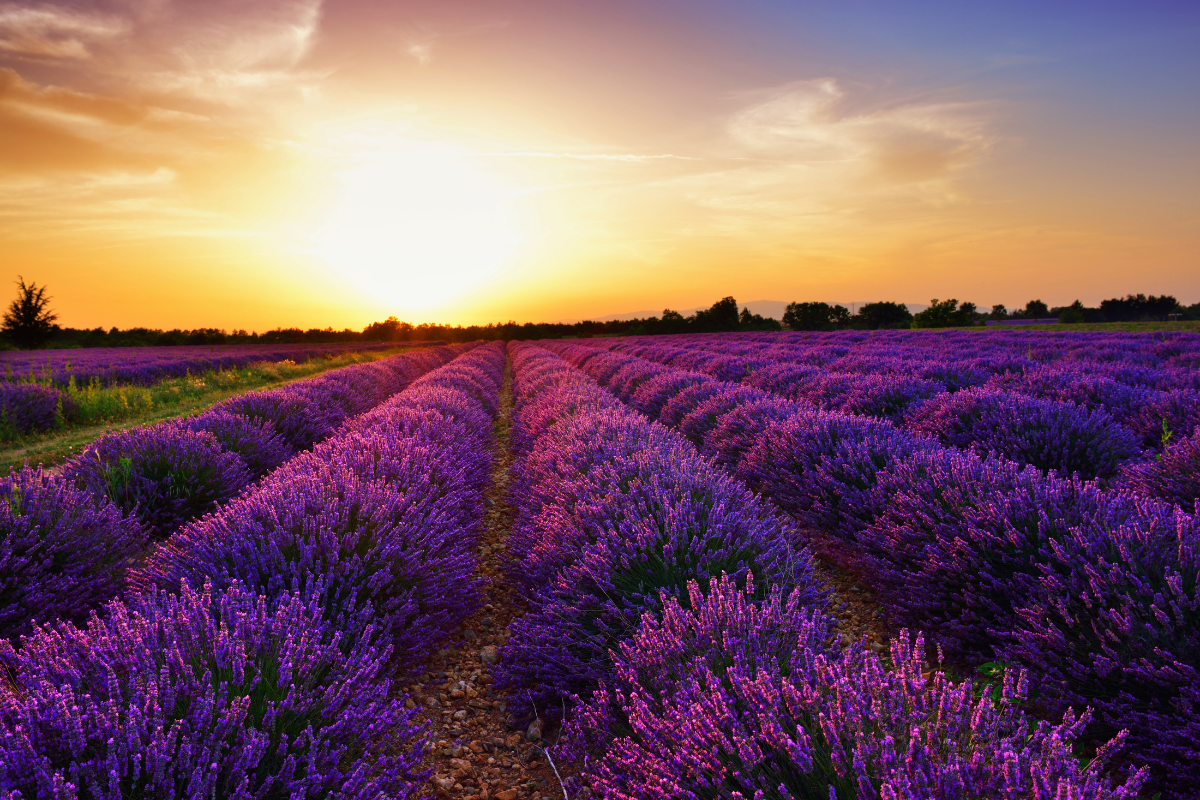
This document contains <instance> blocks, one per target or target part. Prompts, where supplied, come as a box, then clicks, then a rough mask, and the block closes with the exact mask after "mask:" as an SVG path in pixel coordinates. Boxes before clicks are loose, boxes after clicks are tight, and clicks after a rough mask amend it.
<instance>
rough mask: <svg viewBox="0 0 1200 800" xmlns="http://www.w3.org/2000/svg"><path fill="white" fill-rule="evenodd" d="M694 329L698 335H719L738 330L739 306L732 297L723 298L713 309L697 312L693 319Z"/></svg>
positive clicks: (714, 304) (713, 305)
mask: <svg viewBox="0 0 1200 800" xmlns="http://www.w3.org/2000/svg"><path fill="white" fill-rule="evenodd" d="M692 329H693V330H695V331H696V332H698V333H718V332H720V331H736V330H737V329H738V304H737V300H734V299H733V298H732V297H722V298H721V299H720V300H718V301H717V302H715V303H713V304H712V308H709V309H707V310H703V309H702V310H700V311H697V312H696V314H695V316H693V317H692Z"/></svg>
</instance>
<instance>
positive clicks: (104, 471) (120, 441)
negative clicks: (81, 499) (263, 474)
mask: <svg viewBox="0 0 1200 800" xmlns="http://www.w3.org/2000/svg"><path fill="white" fill-rule="evenodd" d="M63 475H64V476H65V477H66V478H67V479H68V480H71V481H74V482H75V483H76V484H77V485H78V486H79V487H80V488H82V489H86V490H87V491H90V492H92V493H93V494H95V495H97V496H106V497H108V499H109V500H111V501H112V502H113V503H115V504H116V505H117V507H118V508H120V509H121V510H123V511H126V512H129V513H132V514H135V515H136V516H137V517H138V519H140V520H141V521H142V524H143V525H145V526H146V529H147V530H148V531H149V532H150V533H151V534H152V535H153V536H157V537H163V536H166V535H167V534H169V533H170V532H171V531H172V530H174V529H175V528H178V527H179V526H180V525H182V524H183V523H184V522H187V521H188V520H190V519H194V518H195V517H198V516H200V515H202V514H204V513H205V512H207V511H209V510H211V509H212V508H213V507H214V506H216V505H217V504H218V503H222V502H224V501H225V500H228V499H229V498H231V497H233V496H234V495H235V494H237V492H239V491H240V490H241V489H242V488H243V487H244V486H246V485H247V484H248V483H250V481H251V475H250V472H249V470H248V469H247V468H246V464H245V462H243V461H242V459H241V458H240V457H239V456H237V455H236V454H234V453H231V452H228V451H226V450H224V449H222V448H221V446H220V444H219V443H218V442H217V439H216V437H214V436H213V435H212V434H211V433H203V432H199V431H192V430H187V429H185V428H182V427H178V426H175V425H162V426H157V427H153V428H133V429H131V430H128V431H124V432H121V433H113V434H108V435H107V436H102V437H101V438H99V439H97V440H96V441H95V442H93V443H92V444H90V445H88V447H87V449H86V450H84V451H83V453H81V454H80V455H79V456H78V457H76V458H75V459H73V460H72V461H70V462H68V463H67V465H66V466H65V467H64V468H63Z"/></svg>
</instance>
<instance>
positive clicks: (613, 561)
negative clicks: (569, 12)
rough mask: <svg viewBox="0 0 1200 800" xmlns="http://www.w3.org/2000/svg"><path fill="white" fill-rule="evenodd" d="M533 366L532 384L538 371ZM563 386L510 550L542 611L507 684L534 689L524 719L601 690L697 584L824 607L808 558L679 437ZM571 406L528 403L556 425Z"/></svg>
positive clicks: (504, 673)
mask: <svg viewBox="0 0 1200 800" xmlns="http://www.w3.org/2000/svg"><path fill="white" fill-rule="evenodd" d="M522 356H523V354H522V352H521V349H518V354H517V357H516V358H514V364H515V365H516V367H517V369H518V381H520V378H521V370H522V369H523V368H524V367H525V366H526V365H527V364H529V363H530V362H531V361H532V360H533V359H530V358H524V357H522ZM546 360H548V359H545V357H543V363H545V361H546ZM558 364H559V365H560V366H559V369H560V370H563V371H566V370H568V369H569V368H568V367H567V365H566V364H564V363H563V362H562V361H561V360H559V361H558ZM562 386H563V387H564V388H565V389H567V391H566V392H565V395H564V398H565V399H566V401H567V404H568V405H567V409H564V410H563V413H561V414H560V415H559V416H558V417H557V420H556V422H555V424H554V425H553V427H551V428H549V429H548V430H544V431H543V433H542V435H541V436H540V437H538V438H537V439H535V440H534V442H533V444H532V446H531V448H530V449H529V451H528V454H527V456H526V457H525V458H524V459H523V460H522V463H521V465H520V466H519V467H518V470H517V472H518V476H519V479H518V482H517V484H516V485H515V486H514V495H513V496H514V500H515V501H516V502H517V504H518V507H519V511H518V522H517V532H515V533H514V537H513V541H512V542H511V543H510V550H511V551H513V557H514V561H515V563H517V564H520V565H521V566H520V567H519V568H518V569H517V572H518V574H519V575H520V577H521V579H522V580H523V582H524V583H525V585H526V586H527V587H528V590H529V592H530V602H531V610H530V612H529V613H528V614H527V615H526V616H524V617H523V618H521V620H519V621H518V622H517V623H516V624H515V625H514V627H513V637H512V638H511V639H510V641H509V643H508V644H507V645H506V646H505V648H504V651H503V659H502V663H501V665H500V667H499V669H498V671H497V677H498V679H499V680H500V682H501V684H502V685H507V686H512V687H515V688H518V689H519V690H520V691H519V692H518V694H517V696H516V698H515V702H514V704H513V705H512V706H511V708H513V710H514V711H515V712H516V713H517V714H518V715H530V714H532V713H536V712H537V711H538V710H539V709H540V710H541V711H542V712H545V711H547V710H550V711H551V713H553V709H555V708H558V707H560V705H561V704H563V703H566V702H567V701H568V700H569V698H570V697H571V696H573V695H575V694H578V693H580V692H582V691H585V690H590V689H591V688H594V687H595V686H596V685H597V683H598V681H600V680H603V679H604V677H605V675H606V674H607V672H608V669H609V666H608V657H607V653H608V651H609V649H610V648H612V647H613V646H615V644H616V643H617V642H619V641H621V640H622V639H623V638H624V637H626V636H627V635H629V633H630V632H632V630H634V629H635V628H636V626H637V623H638V620H639V618H640V616H641V614H642V613H643V612H644V611H646V610H647V609H650V608H657V607H658V606H659V603H660V602H661V600H660V597H661V596H662V595H663V594H664V593H665V594H667V595H671V596H675V595H679V594H681V593H682V592H684V591H685V587H686V586H687V582H688V581H689V580H695V579H700V580H704V581H707V579H708V578H709V577H715V576H717V575H720V574H723V573H724V574H728V575H730V576H731V577H732V578H734V579H736V580H738V581H745V580H746V578H747V576H748V575H749V573H750V571H753V572H754V573H755V574H756V575H760V576H764V580H765V581H767V582H779V583H781V584H783V585H786V586H789V587H791V586H795V587H797V588H798V589H799V590H800V592H801V596H802V597H804V598H805V599H806V600H808V601H809V602H816V601H818V600H819V599H820V598H821V597H822V593H821V591H820V590H819V589H817V588H816V581H815V579H814V576H813V572H812V564H811V560H810V559H809V555H808V553H807V551H805V550H803V549H800V548H798V547H796V545H795V544H793V542H792V536H791V534H790V531H788V530H787V527H786V525H785V524H784V523H783V522H782V520H780V519H779V518H778V517H777V516H776V515H775V514H774V513H772V512H771V511H770V510H769V509H768V508H767V507H766V506H765V505H764V504H762V503H761V502H760V501H758V500H756V499H755V498H754V497H753V496H752V495H750V494H749V493H748V492H746V490H745V489H744V488H743V487H740V486H738V485H737V484H736V482H734V481H732V480H730V479H729V478H728V477H727V476H723V475H721V474H720V473H719V472H717V471H716V470H715V469H714V468H713V467H712V466H711V465H710V464H708V463H707V462H705V461H704V460H703V459H701V458H700V457H699V455H698V454H697V453H696V451H695V450H694V449H693V448H692V447H691V446H690V445H688V444H687V442H686V441H684V440H683V439H681V438H680V437H679V436H678V435H677V434H672V433H669V432H668V431H666V430H664V429H663V428H662V427H661V426H658V425H655V424H653V423H650V422H648V421H646V420H645V419H644V418H642V417H640V416H638V415H635V414H633V413H631V412H629V411H626V410H623V409H620V408H612V407H611V405H609V404H610V403H611V400H607V401H606V400H605V399H604V398H605V397H606V395H605V393H604V392H602V391H601V390H600V389H598V388H597V387H595V385H594V384H591V385H590V388H589V385H587V384H578V383H575V384H563V385H562ZM589 391H590V393H591V397H592V398H593V399H592V401H591V403H589V402H588V401H587V394H588V392H589ZM557 399H558V397H557V393H556V392H555V391H554V390H553V389H551V390H546V391H543V392H542V393H541V394H540V395H539V396H538V398H537V401H536V402H533V403H530V402H529V401H528V400H526V399H524V398H521V399H519V401H518V409H519V410H518V416H521V415H523V414H525V413H526V412H527V411H528V412H529V413H533V414H535V415H536V416H538V417H539V418H546V416H547V415H546V412H545V411H543V410H542V408H543V407H544V406H545V405H552V404H554V403H555V402H556V400H557ZM543 439H544V442H545V444H544V446H543V441H542V440H543Z"/></svg>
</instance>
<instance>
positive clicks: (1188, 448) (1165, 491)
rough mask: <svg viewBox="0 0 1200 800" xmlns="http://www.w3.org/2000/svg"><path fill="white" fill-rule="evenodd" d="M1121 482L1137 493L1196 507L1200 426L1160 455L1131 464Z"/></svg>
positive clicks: (1199, 486)
mask: <svg viewBox="0 0 1200 800" xmlns="http://www.w3.org/2000/svg"><path fill="white" fill-rule="evenodd" d="M1121 482H1122V483H1123V484H1124V485H1126V486H1128V487H1129V488H1130V490H1132V491H1134V492H1139V493H1142V494H1146V495H1149V496H1150V497H1157V498H1159V499H1162V500H1166V501H1168V502H1171V503H1178V504H1179V505H1180V506H1183V507H1184V508H1192V507H1195V505H1196V503H1197V502H1198V501H1200V427H1197V428H1196V429H1195V430H1193V431H1192V435H1191V436H1188V437H1186V438H1184V439H1180V440H1179V441H1177V442H1175V443H1174V444H1171V445H1168V446H1167V448H1166V449H1165V450H1163V452H1162V453H1161V454H1159V455H1158V456H1157V457H1156V458H1152V459H1147V460H1145V461H1140V462H1134V463H1132V464H1129V465H1128V466H1127V467H1126V468H1125V470H1124V471H1123V472H1122V475H1121Z"/></svg>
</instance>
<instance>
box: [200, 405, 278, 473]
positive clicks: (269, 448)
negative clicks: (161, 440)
mask: <svg viewBox="0 0 1200 800" xmlns="http://www.w3.org/2000/svg"><path fill="white" fill-rule="evenodd" d="M180 425H181V426H182V427H184V428H186V429H188V430H191V431H201V432H204V433H211V434H212V435H213V437H214V438H215V439H216V440H217V442H218V443H219V444H220V445H221V447H222V448H224V449H225V450H228V451H229V452H231V453H236V454H237V455H238V456H240V457H241V459H242V461H243V462H245V464H246V467H247V468H248V469H249V470H250V474H251V475H253V476H255V477H258V476H261V475H265V474H267V473H268V472H270V471H271V470H273V469H275V468H276V467H278V466H279V465H280V464H282V463H283V462H285V461H287V460H288V459H289V458H291V457H292V456H293V455H295V451H294V450H293V449H292V448H291V447H290V446H289V445H288V444H287V443H286V442H285V441H284V440H283V437H281V436H280V435H279V434H278V433H276V431H275V428H274V427H272V426H271V425H270V423H268V422H266V421H265V420H261V419H258V420H256V419H251V418H250V417H246V416H243V415H241V414H233V413H231V412H229V411H226V410H225V409H223V408H215V409H212V410H210V411H206V412H205V413H203V414H200V415H199V416H196V417H191V418H189V419H186V420H183V421H182V422H180Z"/></svg>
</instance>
